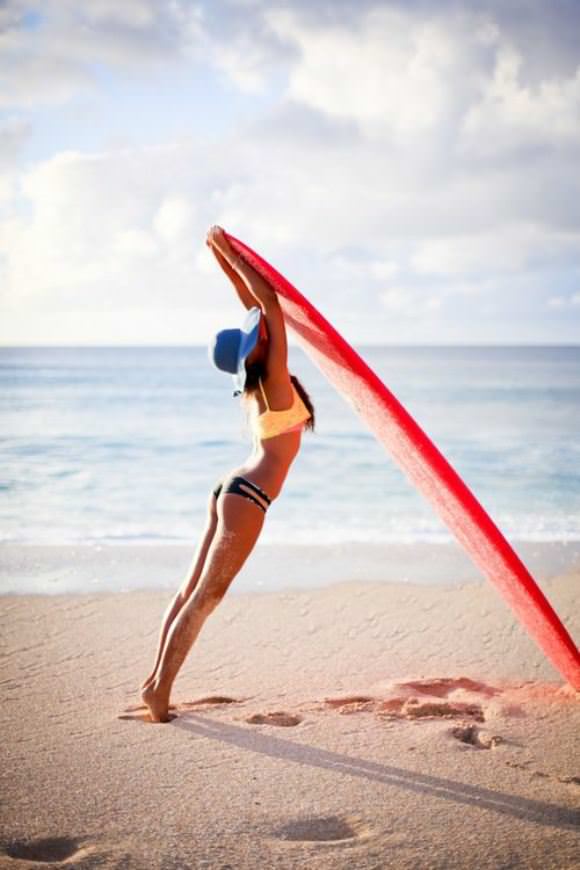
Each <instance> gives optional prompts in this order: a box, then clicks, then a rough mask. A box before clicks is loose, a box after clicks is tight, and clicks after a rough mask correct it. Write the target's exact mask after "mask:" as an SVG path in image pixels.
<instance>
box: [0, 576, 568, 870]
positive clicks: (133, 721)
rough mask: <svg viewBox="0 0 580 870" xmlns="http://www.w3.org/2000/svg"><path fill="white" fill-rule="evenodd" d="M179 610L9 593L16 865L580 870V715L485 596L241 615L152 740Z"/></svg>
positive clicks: (205, 650)
mask: <svg viewBox="0 0 580 870" xmlns="http://www.w3.org/2000/svg"><path fill="white" fill-rule="evenodd" d="M579 581H580V574H579V573H578V572H577V571H576V572H573V571H570V572H561V573H560V574H559V575H558V576H555V577H553V578H552V579H550V580H546V581H545V582H543V583H542V586H543V589H544V591H545V592H546V594H547V595H548V597H549V598H550V601H551V602H552V603H553V605H554V606H555V607H556V609H557V611H558V613H559V614H560V616H561V618H562V619H563V621H564V622H565V624H566V626H567V627H568V629H569V631H570V632H571V633H572V634H573V636H575V637H576V638H578V636H579V635H580V582H579ZM167 601H168V592H167V591H165V590H141V591H131V592H126V593H103V594H84V595H75V594H67V595H53V596H47V595H20V596H16V595H6V596H3V597H2V599H1V608H2V637H3V646H4V649H3V654H4V668H3V676H2V698H3V702H2V726H3V729H2V733H3V735H4V738H3V741H2V766H1V769H2V794H3V804H4V806H3V812H2V833H1V847H0V848H1V852H0V855H1V857H0V866H2V867H13V868H25V867H40V866H45V865H46V864H50V866H66V867H78V868H89V867H118V868H121V867H122V868H165V870H168V868H188V867H191V868H203V867H205V868H255V867H264V868H270V867H273V868H294V867H309V868H310V867H313V868H318V867H320V868H353V867H357V868H359V867H360V868H383V867H389V868H390V867H392V868H454V867H457V868H472V867H477V868H508V867H509V868H519V867H521V868H524V867H525V868H538V870H540V868H541V870H546V868H558V870H565V868H568V870H571V868H575V867H578V866H580V740H579V737H578V735H579V734H580V699H579V697H578V696H577V695H576V694H575V693H574V692H572V691H571V690H570V689H569V688H566V687H565V686H563V685H562V681H561V680H560V679H559V677H558V675H557V674H556V672H555V671H554V670H553V668H552V667H551V665H550V664H549V663H548V662H547V661H546V660H545V658H544V657H543V655H542V653H541V652H540V651H539V650H538V649H537V648H536V646H535V645H534V644H533V643H532V641H531V640H530V639H529V638H528V637H527V635H526V634H525V633H524V631H523V629H521V627H520V626H519V624H517V623H516V621H515V619H514V618H513V617H512V614H511V612H510V611H509V610H508V608H507V606H506V605H505V604H504V602H503V601H502V600H501V599H500V598H499V596H498V595H497V593H496V591H495V590H494V589H493V588H491V587H490V586H489V585H488V584H487V583H484V582H481V583H477V584H465V585H438V586H432V587H429V586H424V585H418V584H417V585H414V584H409V583H384V584H379V583H365V582H356V583H341V584H335V585H330V586H327V587H325V588H321V589H316V590H314V591H307V590H299V589H296V590H288V591H284V592H279V591H277V592H256V593H240V594H237V595H230V596H226V599H225V600H224V601H223V602H222V604H221V605H220V607H219V608H218V609H217V610H216V611H215V613H214V614H213V615H212V616H211V617H210V619H209V620H208V622H207V623H206V625H205V627H204V629H203V631H202V633H201V635H200V637H199V639H198V642H197V644H196V646H195V647H194V649H193V650H192V653H191V655H190V657H189V659H188V660H187V662H186V664H185V666H184V669H183V671H182V673H181V674H180V676H179V678H178V680H177V683H176V685H175V691H174V697H173V699H172V701H173V703H174V704H175V710H174V712H175V713H176V714H177V717H176V718H175V719H174V720H173V721H172V722H170V723H168V724H165V725H153V724H151V723H149V722H147V721H145V716H144V714H143V711H142V709H139V706H138V701H139V699H138V694H137V689H138V686H139V683H140V681H141V680H142V679H143V678H144V676H145V675H146V673H147V670H148V667H149V666H150V663H151V661H152V657H153V652H154V646H155V643H156V639H157V631H158V627H159V621H160V618H161V615H162V613H163V611H164V609H165V606H166V603H167Z"/></svg>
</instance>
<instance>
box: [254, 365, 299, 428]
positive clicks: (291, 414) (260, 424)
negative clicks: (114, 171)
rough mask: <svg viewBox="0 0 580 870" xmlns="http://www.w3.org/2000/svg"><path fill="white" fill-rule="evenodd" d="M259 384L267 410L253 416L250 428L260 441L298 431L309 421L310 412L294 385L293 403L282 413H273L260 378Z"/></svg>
mask: <svg viewBox="0 0 580 870" xmlns="http://www.w3.org/2000/svg"><path fill="white" fill-rule="evenodd" d="M259 384H260V390H261V391H262V396H263V397H264V402H265V404H266V408H267V410H266V411H264V412H263V413H262V414H256V415H255V416H254V418H253V420H252V428H253V430H254V434H255V435H256V437H257V438H258V439H259V440H260V441H263V440H264V439H265V438H274V436H275V435H282V433H284V432H291V431H293V430H294V429H300V428H302V424H303V423H305V422H306V421H307V420H309V419H310V411H309V410H308V408H307V407H306V405H305V404H304V402H303V401H302V399H301V398H300V396H299V394H298V392H297V390H296V387H295V386H294V384H292V394H293V397H294V398H293V402H292V404H291V406H290V407H289V408H286V409H285V410H284V411H273V410H272V409H271V408H270V405H269V404H268V399H267V397H266V393H265V391H264V387H263V386H262V379H261V378H260V380H259Z"/></svg>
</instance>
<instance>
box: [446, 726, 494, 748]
mask: <svg viewBox="0 0 580 870" xmlns="http://www.w3.org/2000/svg"><path fill="white" fill-rule="evenodd" d="M449 733H450V734H451V736H452V737H454V738H455V739H456V740H459V741H460V742H461V743H464V744H466V745H467V746H473V747H474V748H475V749H495V748H496V746H499V745H500V744H501V743H503V742H504V741H503V738H501V737H500V736H499V735H497V734H482V733H481V731H480V730H479V728H478V727H477V726H476V725H458V726H457V727H456V728H452V729H451V731H450V732H449Z"/></svg>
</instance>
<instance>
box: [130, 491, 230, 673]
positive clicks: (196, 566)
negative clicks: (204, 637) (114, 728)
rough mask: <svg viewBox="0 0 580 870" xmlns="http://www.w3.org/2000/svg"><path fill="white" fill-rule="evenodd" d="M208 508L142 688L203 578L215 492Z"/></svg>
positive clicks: (214, 513) (214, 518)
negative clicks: (173, 624) (205, 520)
mask: <svg viewBox="0 0 580 870" xmlns="http://www.w3.org/2000/svg"><path fill="white" fill-rule="evenodd" d="M207 508H208V518H207V526H206V529H205V532H204V534H203V537H202V539H201V541H200V543H199V545H198V548H197V550H196V553H195V555H194V557H193V562H192V564H191V569H190V570H189V572H188V574H187V577H186V579H185V580H184V581H183V583H182V584H181V586H180V588H179V590H178V591H177V593H176V595H175V598H174V599H173V601H172V602H171V603H170V604H169V606H168V608H167V610H166V611H165V613H164V615H163V620H162V622H161V631H160V633H159V642H158V644H157V654H156V656H155V664H154V665H153V669H152V671H151V673H150V674H149V676H148V677H147V679H146V680H144V681H143V683H142V684H141V688H145V686H147V685H148V684H149V683H150V682H151V681H152V680H153V679H154V678H155V674H156V672H157V668H158V666H159V660H160V658H161V653H162V652H163V647H164V646H165V639H166V637H167V634H168V632H169V629H170V628H171V625H172V623H173V621H174V619H175V617H176V616H177V614H178V613H179V611H180V610H181V608H182V607H183V605H184V604H185V602H186V601H187V600H188V598H190V597H191V595H192V594H193V590H194V589H195V587H196V586H197V583H198V581H199V578H200V577H201V573H202V571H203V566H204V564H205V560H206V557H207V553H208V550H209V548H210V546H211V542H212V541H213V538H214V535H215V531H216V529H217V524H218V515H217V508H216V497H215V495H214V492H213V491H212V492H211V493H210V495H209V501H208V506H207Z"/></svg>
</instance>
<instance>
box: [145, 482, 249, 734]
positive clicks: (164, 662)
mask: <svg viewBox="0 0 580 870" xmlns="http://www.w3.org/2000/svg"><path fill="white" fill-rule="evenodd" d="M224 488H225V486H224ZM217 510H218V526H217V529H216V533H215V536H214V538H213V540H212V543H211V546H210V548H209V551H208V554H207V558H206V561H205V564H204V566H203V571H202V574H201V577H200V579H199V584H198V586H197V587H196V589H195V591H194V593H193V595H192V596H191V597H190V598H189V600H188V601H187V602H186V603H185V604H184V605H183V607H182V608H181V610H180V611H179V614H178V615H177V617H176V618H175V620H174V622H173V624H172V626H171V628H170V629H169V632H168V634H167V639H166V642H165V646H164V647H163V651H162V654H161V658H160V661H159V666H158V668H157V671H156V675H155V679H154V680H153V682H152V683H150V684H149V685H148V686H146V687H145V689H143V691H142V693H141V697H142V699H143V702H144V703H145V704H146V705H147V707H149V712H150V714H151V719H152V721H153V722H167V721H168V719H169V716H168V710H169V696H170V694H171V687H172V686H173V683H174V681H175V678H176V676H177V674H178V672H179V670H180V668H181V666H182V664H183V662H184V661H185V659H186V657H187V654H188V653H189V651H190V649H191V647H192V646H193V644H194V642H195V640H196V638H197V636H198V634H199V632H200V631H201V628H202V626H203V624H204V622H205V620H206V619H207V617H208V616H209V615H210V613H211V612H212V611H213V610H215V608H216V607H217V605H218V604H219V602H220V601H221V600H222V598H223V597H224V595H225V593H226V591H227V589H228V587H229V586H230V584H231V582H232V580H233V579H234V577H235V576H236V575H237V574H238V572H239V571H240V569H241V567H242V565H243V564H244V562H245V561H246V559H247V558H248V556H249V555H250V553H251V552H252V550H253V549H254V545H255V543H256V541H257V540H258V537H259V535H260V532H261V530H262V526H263V525H264V516H265V514H264V511H263V510H262V509H261V508H260V507H258V505H256V504H253V503H252V502H251V501H249V500H248V499H246V498H244V497H242V496H239V495H233V494H227V493H224V492H222V494H221V496H220V498H219V500H218V505H217Z"/></svg>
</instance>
